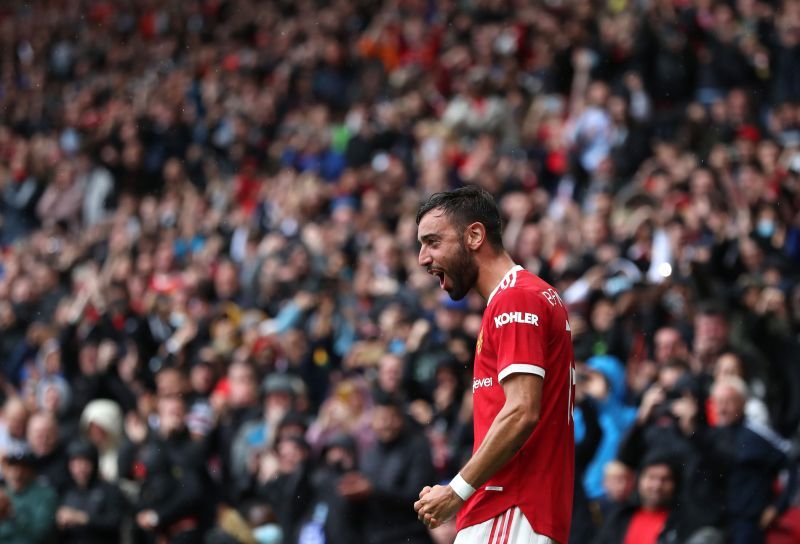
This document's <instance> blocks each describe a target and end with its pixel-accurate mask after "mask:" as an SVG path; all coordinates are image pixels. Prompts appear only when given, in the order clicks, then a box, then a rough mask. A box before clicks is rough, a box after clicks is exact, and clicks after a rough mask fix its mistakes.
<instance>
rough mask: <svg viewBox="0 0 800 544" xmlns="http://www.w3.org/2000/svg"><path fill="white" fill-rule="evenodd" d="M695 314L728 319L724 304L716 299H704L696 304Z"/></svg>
mask: <svg viewBox="0 0 800 544" xmlns="http://www.w3.org/2000/svg"><path fill="white" fill-rule="evenodd" d="M696 315H702V316H708V317H721V318H723V319H725V320H727V319H728V316H727V313H726V308H725V304H723V303H722V302H720V301H717V300H704V301H701V302H700V303H699V304H698V305H697V312H696Z"/></svg>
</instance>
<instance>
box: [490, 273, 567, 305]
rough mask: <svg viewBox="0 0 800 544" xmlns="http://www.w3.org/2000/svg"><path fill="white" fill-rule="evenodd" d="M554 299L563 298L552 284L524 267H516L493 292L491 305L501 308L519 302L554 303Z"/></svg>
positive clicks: (559, 299)
mask: <svg viewBox="0 0 800 544" xmlns="http://www.w3.org/2000/svg"><path fill="white" fill-rule="evenodd" d="M554 301H558V302H561V298H560V297H559V296H558V292H557V291H556V290H555V289H554V288H553V287H552V286H551V285H550V284H548V283H547V282H545V281H544V280H543V279H542V278H540V277H539V276H537V275H535V274H532V273H531V272H528V271H527V270H525V269H524V268H522V267H515V270H512V271H511V272H510V273H509V274H507V275H506V277H505V278H503V281H502V282H500V285H498V286H497V289H496V290H495V292H494V293H492V297H491V298H490V300H489V306H495V307H498V308H501V307H504V306H507V305H508V304H514V303H518V302H525V303H528V304H548V305H552V303H553V302H554Z"/></svg>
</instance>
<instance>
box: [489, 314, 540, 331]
mask: <svg viewBox="0 0 800 544" xmlns="http://www.w3.org/2000/svg"><path fill="white" fill-rule="evenodd" d="M509 323H527V324H529V325H534V326H536V327H538V326H539V316H538V315H536V314H532V313H529V312H505V313H502V314H500V315H496V316H494V328H495V329H499V328H500V327H502V326H503V325H508V324H509Z"/></svg>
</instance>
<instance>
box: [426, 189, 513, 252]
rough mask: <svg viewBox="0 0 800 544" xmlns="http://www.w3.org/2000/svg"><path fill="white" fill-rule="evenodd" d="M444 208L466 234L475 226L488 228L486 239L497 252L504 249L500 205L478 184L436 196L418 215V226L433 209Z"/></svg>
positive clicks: (432, 197) (434, 195)
mask: <svg viewBox="0 0 800 544" xmlns="http://www.w3.org/2000/svg"><path fill="white" fill-rule="evenodd" d="M436 209H441V210H442V211H443V212H444V213H445V215H447V217H449V218H450V220H451V221H452V222H453V223H454V224H455V226H456V227H457V228H458V230H461V231H463V229H465V228H466V227H467V225H469V224H471V223H475V222H477V223H481V224H483V226H484V227H485V228H486V239H487V240H489V243H490V244H491V245H492V247H493V248H495V249H496V250H501V249H503V236H502V234H503V224H502V221H501V220H500V212H499V210H498V209H497V203H496V202H495V201H494V198H493V197H492V195H491V194H489V192H488V191H486V190H485V189H482V188H480V187H477V186H474V185H468V186H466V187H461V188H459V189H456V190H454V191H448V192H443V193H434V194H433V195H431V197H430V198H428V200H427V201H425V202H424V203H423V204H422V205H421V206H420V208H419V211H418V212H417V225H419V222H420V221H421V220H422V218H423V217H425V215H426V214H427V213H428V212H430V211H431V210H436Z"/></svg>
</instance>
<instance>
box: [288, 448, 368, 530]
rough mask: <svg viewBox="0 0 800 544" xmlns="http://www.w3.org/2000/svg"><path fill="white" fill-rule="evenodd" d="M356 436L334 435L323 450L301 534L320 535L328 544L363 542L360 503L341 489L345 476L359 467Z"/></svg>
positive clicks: (313, 477) (312, 480) (312, 479)
mask: <svg viewBox="0 0 800 544" xmlns="http://www.w3.org/2000/svg"><path fill="white" fill-rule="evenodd" d="M357 460H358V459H357V452H356V441H355V439H354V438H353V437H352V436H350V435H346V434H342V435H336V436H334V437H332V438H330V439H329V440H328V441H327V442H326V443H325V446H324V448H323V449H322V456H321V459H320V464H319V466H318V467H317V468H316V469H315V470H314V473H313V475H312V477H311V485H312V489H313V499H312V501H311V503H310V504H309V506H310V508H309V509H308V511H307V512H306V515H305V520H304V524H303V526H302V529H301V532H300V534H301V536H305V537H308V538H310V537H311V535H317V536H318V537H319V538H321V539H322V540H317V541H324V542H325V543H326V544H350V543H351V542H361V540H362V539H361V534H360V531H359V527H358V525H357V524H356V522H355V520H356V512H355V510H356V508H357V506H358V505H357V503H355V502H352V501H349V500H347V499H345V498H344V497H342V496H341V495H340V494H339V492H338V486H339V481H340V480H341V477H342V476H343V475H344V474H346V473H348V472H352V471H353V470H355V469H356V465H357Z"/></svg>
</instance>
